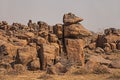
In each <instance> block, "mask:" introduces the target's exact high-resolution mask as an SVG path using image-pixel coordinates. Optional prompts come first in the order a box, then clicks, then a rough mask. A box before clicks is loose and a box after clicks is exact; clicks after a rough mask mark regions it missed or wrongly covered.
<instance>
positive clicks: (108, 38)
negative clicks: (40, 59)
mask: <svg viewBox="0 0 120 80" xmlns="http://www.w3.org/2000/svg"><path fill="white" fill-rule="evenodd" d="M119 41H120V33H119V31H118V30H117V29H115V28H109V29H105V30H104V34H103V35H98V38H97V40H96V46H97V47H101V48H103V49H104V50H105V52H111V51H113V50H116V49H119Z"/></svg>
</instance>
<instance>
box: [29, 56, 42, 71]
mask: <svg viewBox="0 0 120 80" xmlns="http://www.w3.org/2000/svg"><path fill="white" fill-rule="evenodd" d="M30 69H31V70H40V60H39V58H37V59H35V60H33V61H32V62H31V63H30Z"/></svg>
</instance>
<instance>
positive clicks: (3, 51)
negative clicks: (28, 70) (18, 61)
mask: <svg viewBox="0 0 120 80" xmlns="http://www.w3.org/2000/svg"><path fill="white" fill-rule="evenodd" d="M0 43H1V44H0V55H1V57H2V56H5V55H8V56H10V57H11V58H14V57H15V56H16V53H17V48H18V47H17V46H14V45H13V44H11V43H9V42H5V41H2V40H1V41H0Z"/></svg>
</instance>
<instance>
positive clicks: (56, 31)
mask: <svg viewBox="0 0 120 80" xmlns="http://www.w3.org/2000/svg"><path fill="white" fill-rule="evenodd" d="M53 32H54V34H56V35H57V37H58V38H59V39H61V38H63V25H62V24H56V25H55V26H53Z"/></svg>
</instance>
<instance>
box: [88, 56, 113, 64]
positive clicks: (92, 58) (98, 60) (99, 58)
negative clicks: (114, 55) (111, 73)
mask: <svg viewBox="0 0 120 80" xmlns="http://www.w3.org/2000/svg"><path fill="white" fill-rule="evenodd" d="M88 61H92V62H96V63H100V64H104V65H109V64H110V63H111V61H110V60H107V59H104V58H103V57H102V56H100V55H98V56H95V55H91V56H90V57H89V58H88Z"/></svg>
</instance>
